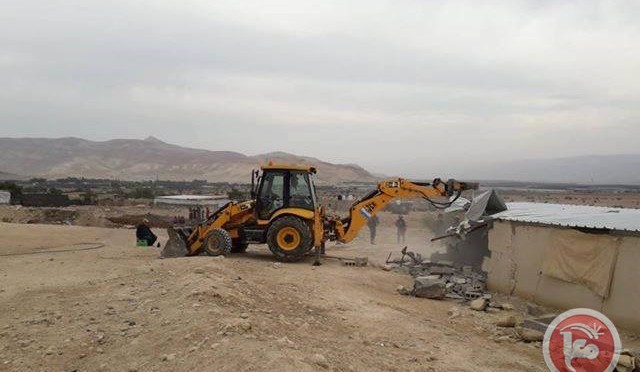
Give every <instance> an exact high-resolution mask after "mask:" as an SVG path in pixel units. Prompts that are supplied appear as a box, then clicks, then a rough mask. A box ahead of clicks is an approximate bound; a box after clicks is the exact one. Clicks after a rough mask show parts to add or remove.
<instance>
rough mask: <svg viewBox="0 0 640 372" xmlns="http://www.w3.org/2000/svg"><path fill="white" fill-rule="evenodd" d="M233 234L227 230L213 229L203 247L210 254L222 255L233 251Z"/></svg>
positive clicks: (205, 239)
mask: <svg viewBox="0 0 640 372" xmlns="http://www.w3.org/2000/svg"><path fill="white" fill-rule="evenodd" d="M231 247H232V243H231V235H229V233H228V232H227V230H223V229H213V230H212V231H211V232H209V234H207V236H206V237H205V238H204V243H203V244H202V248H203V250H204V253H206V254H207V255H209V256H220V255H222V254H227V253H229V252H231Z"/></svg>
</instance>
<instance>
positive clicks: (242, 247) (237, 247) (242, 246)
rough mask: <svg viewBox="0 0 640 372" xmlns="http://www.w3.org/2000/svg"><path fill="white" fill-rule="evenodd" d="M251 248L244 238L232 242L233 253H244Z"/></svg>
mask: <svg viewBox="0 0 640 372" xmlns="http://www.w3.org/2000/svg"><path fill="white" fill-rule="evenodd" d="M248 247H249V243H247V242H246V241H244V239H242V238H236V239H232V242H231V253H244V252H246V250H247V248H248Z"/></svg>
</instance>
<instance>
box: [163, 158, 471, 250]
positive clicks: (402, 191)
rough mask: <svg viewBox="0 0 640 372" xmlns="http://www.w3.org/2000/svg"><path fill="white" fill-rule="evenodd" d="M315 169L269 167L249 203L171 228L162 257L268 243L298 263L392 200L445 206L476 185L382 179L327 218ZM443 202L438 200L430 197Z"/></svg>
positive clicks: (350, 234) (349, 235)
mask: <svg viewBox="0 0 640 372" xmlns="http://www.w3.org/2000/svg"><path fill="white" fill-rule="evenodd" d="M315 173H316V169H315V168H313V167H309V166H301V165H287V164H273V163H269V164H267V165H264V166H262V168H261V172H260V171H254V172H253V173H252V177H251V200H247V201H243V202H230V203H228V204H226V205H224V206H223V207H221V208H220V209H218V210H217V211H215V212H214V213H212V214H211V215H210V216H209V217H208V218H207V220H206V221H203V222H202V223H199V224H198V225H196V226H195V227H193V228H169V229H168V233H169V241H168V242H167V244H166V245H165V247H164V249H163V251H162V257H181V256H193V255H198V254H200V253H203V252H204V253H206V254H208V255H211V256H217V255H223V254H227V253H230V252H244V251H245V250H246V249H247V246H248V245H249V244H265V243H266V244H267V245H268V247H269V249H270V250H271V252H272V253H273V254H274V255H275V256H276V258H277V259H278V260H280V261H288V262H291V261H298V260H300V259H301V258H302V257H303V256H305V255H306V254H307V253H308V252H309V251H310V250H311V249H312V248H314V247H315V248H317V249H319V250H320V249H322V250H324V243H325V242H326V241H327V240H333V241H339V242H342V243H347V242H350V241H351V240H353V239H354V238H355V237H356V236H357V235H358V233H359V232H360V230H361V229H362V228H363V227H364V226H365V225H366V224H367V221H368V219H369V218H371V217H372V216H374V215H375V214H376V213H377V212H379V211H380V210H382V209H383V208H384V207H385V206H386V205H387V204H388V203H389V202H390V201H391V200H393V199H395V198H416V197H420V198H424V199H426V200H427V201H429V202H430V203H432V204H433V205H435V206H436V207H440V208H446V207H447V206H449V205H450V204H451V203H452V202H453V200H455V199H457V197H459V196H460V194H461V193H462V192H463V191H465V190H469V189H476V188H477V187H478V185H477V184H473V183H468V182H458V181H455V180H449V181H447V182H444V181H441V180H440V179H435V180H434V181H433V182H430V183H420V182H411V181H408V180H405V179H402V178H397V179H393V180H387V181H382V182H380V183H379V184H378V187H377V189H375V190H373V191H372V192H371V193H369V194H368V195H366V196H364V197H363V198H361V199H359V200H357V201H356V202H354V203H353V205H352V206H351V208H350V210H349V216H347V217H346V218H339V217H335V216H327V215H325V211H324V209H323V208H322V207H321V206H319V205H318V199H317V197H316V191H315V187H314V182H313V179H314V175H315ZM438 197H440V198H444V200H441V201H438V200H435V199H433V198H438Z"/></svg>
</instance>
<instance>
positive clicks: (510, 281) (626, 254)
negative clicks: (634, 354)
mask: <svg viewBox="0 0 640 372" xmlns="http://www.w3.org/2000/svg"><path fill="white" fill-rule="evenodd" d="M559 230H560V231H561V230H562V229H560V228H555V227H547V226H537V225H529V224H523V223H517V222H509V221H495V222H494V226H493V228H492V229H491V230H489V251H490V252H491V258H489V259H488V260H486V261H485V264H484V269H485V270H486V271H487V272H488V282H487V284H488V286H489V289H490V290H492V291H497V292H502V293H507V294H512V295H516V296H519V297H522V298H525V299H528V300H531V301H534V302H536V303H539V304H542V305H547V306H552V307H557V308H561V309H571V308H577V307H587V308H591V309H595V310H598V311H602V312H603V313H604V314H606V315H607V316H608V317H609V318H611V320H612V321H613V322H614V323H615V324H617V325H619V326H621V327H625V328H629V329H633V330H636V331H638V330H640V316H639V315H638V314H640V280H639V279H638V273H639V272H640V238H639V237H635V236H624V237H622V238H621V239H622V243H621V245H620V246H619V248H618V249H619V252H618V258H617V260H616V265H615V269H614V274H613V279H612V283H611V291H610V293H609V297H608V298H606V299H603V298H602V297H600V296H598V295H597V294H596V293H595V292H593V291H592V290H591V289H589V288H587V287H585V286H583V285H580V284H573V283H569V282H565V281H562V280H559V279H556V278H553V277H549V276H546V275H543V274H542V263H543V259H544V251H545V248H547V247H550V246H551V245H553V240H552V239H551V235H552V232H554V233H555V234H557V232H558V231H559ZM567 231H572V230H567ZM612 241H613V239H612ZM551 248H553V247H551Z"/></svg>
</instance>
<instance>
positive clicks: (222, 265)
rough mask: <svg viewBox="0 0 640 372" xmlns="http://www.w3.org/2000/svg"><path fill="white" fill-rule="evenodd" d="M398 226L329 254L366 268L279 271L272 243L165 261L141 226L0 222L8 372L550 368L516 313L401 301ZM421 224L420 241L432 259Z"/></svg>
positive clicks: (412, 242)
mask: <svg viewBox="0 0 640 372" xmlns="http://www.w3.org/2000/svg"><path fill="white" fill-rule="evenodd" d="M392 221H393V217H392V216H391V215H388V214H383V218H382V222H383V224H384V226H382V227H381V228H380V231H379V234H378V235H379V236H378V244H377V245H375V246H372V245H370V244H369V243H368V241H367V240H368V236H367V235H368V232H367V231H366V230H365V231H363V233H362V234H361V237H359V238H358V239H357V240H356V241H355V242H353V243H351V244H349V245H340V246H334V245H330V246H328V247H327V250H328V252H327V253H328V254H330V255H344V256H368V257H369V258H370V259H371V261H372V265H371V266H370V267H366V268H354V267H346V266H343V265H341V264H340V263H339V262H338V261H337V260H332V259H326V260H324V264H323V265H322V266H320V267H313V266H312V265H311V262H312V260H307V261H304V262H300V263H295V264H281V263H275V261H274V260H273V258H272V256H271V255H270V254H269V253H268V249H267V248H266V247H263V246H255V247H252V248H250V249H249V251H248V252H247V253H246V254H239V255H232V256H228V257H226V258H214V257H206V256H200V257H190V258H179V259H164V260H161V259H158V253H159V252H158V249H157V248H147V247H145V248H141V247H135V246H134V240H135V239H134V234H133V231H132V230H129V229H111V228H97V227H81V226H55V225H38V224H29V225H27V224H9V223H0V255H4V256H2V257H0V278H1V279H2V280H1V281H0V371H160V370H164V371H211V370H216V371H236V370H242V371H273V370H276V371H314V370H333V371H443V370H447V371H478V370H491V371H517V370H520V371H545V370H547V369H546V367H545V366H544V362H543V358H542V353H541V351H540V345H539V344H535V343H533V344H526V343H521V342H516V341H515V340H514V339H512V338H509V337H506V336H508V335H509V332H511V329H502V330H501V329H499V328H498V327H496V326H494V322H495V321H497V320H499V319H502V318H503V317H505V316H506V315H509V314H513V315H516V317H518V318H521V317H522V316H523V314H522V313H521V312H518V311H517V310H518V307H516V311H513V312H505V311H503V312H501V313H498V314H492V313H484V312H482V313H481V312H474V311H472V310H470V309H469V308H468V307H465V306H463V305H459V304H457V303H455V302H451V301H437V300H426V299H418V298H413V297H407V296H402V295H399V294H397V292H396V288H397V286H399V285H410V283H411V279H410V277H409V276H407V275H403V274H399V273H394V272H387V271H383V270H382V269H381V268H380V266H379V264H380V263H381V262H382V261H384V259H386V256H387V255H388V253H389V252H390V251H397V250H398V249H399V246H398V245H397V244H396V242H395V234H394V231H393V229H392V227H390V225H389V224H390V223H391V222H392ZM419 223H420V218H419V217H418V216H414V217H410V219H409V229H410V230H409V233H410V236H409V237H408V245H409V246H410V248H411V246H417V245H418V244H420V246H423V247H426V248H424V249H425V252H423V253H425V254H426V253H428V252H427V251H429V250H431V249H433V248H429V247H427V245H426V244H425V243H424V242H425V240H426V238H427V237H428V233H427V232H425V231H426V230H425V229H423V228H419V227H418V226H419ZM159 233H160V234H159V235H160V236H161V241H162V242H164V239H166V235H165V234H164V232H160V231H159ZM102 244H104V246H101V245H102ZM63 249H76V250H77V251H66V252H57V253H51V252H50V251H51V250H63ZM45 251H49V253H47V252H45ZM36 252H38V253H37V254H29V253H36ZM15 254H21V255H15ZM452 308H456V310H454V311H453V312H454V313H458V314H459V315H457V316H453V317H452V316H450V314H449V313H450V311H451V310H452ZM624 339H625V342H626V341H627V340H631V341H633V340H635V339H634V338H632V336H629V337H627V336H625V338H624Z"/></svg>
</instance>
